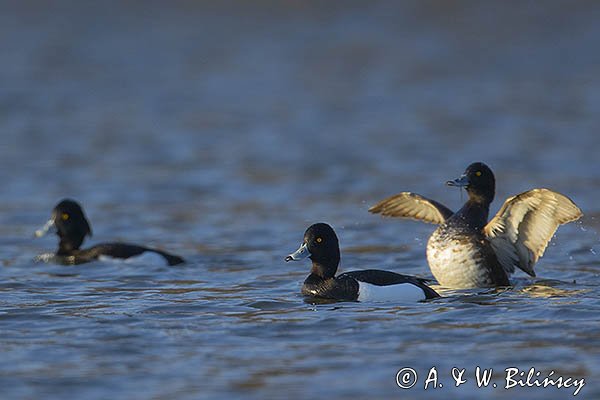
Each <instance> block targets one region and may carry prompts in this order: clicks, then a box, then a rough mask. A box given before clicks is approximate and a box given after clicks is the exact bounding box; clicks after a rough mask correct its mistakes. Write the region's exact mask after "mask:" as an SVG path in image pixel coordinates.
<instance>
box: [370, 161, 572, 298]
mask: <svg viewBox="0 0 600 400" xmlns="http://www.w3.org/2000/svg"><path fill="white" fill-rule="evenodd" d="M446 184H447V185H448V186H454V187H459V188H464V189H465V190H466V192H467V194H468V199H467V201H466V203H465V204H464V205H463V207H462V208H461V209H460V210H458V211H457V212H453V211H451V210H450V209H449V208H447V207H446V206H444V205H442V204H440V203H438V202H436V201H434V200H431V199H428V198H426V197H423V196H421V195H418V194H415V193H411V192H402V193H399V194H397V195H394V196H391V197H388V198H386V199H384V200H382V201H380V202H379V203H377V204H375V205H374V206H372V207H371V208H369V212H371V213H374V214H380V215H382V216H386V217H400V218H410V219H414V220H419V221H423V222H427V223H432V224H437V225H438V227H437V229H436V230H435V231H434V232H433V234H432V235H431V237H430V238H429V240H428V242H427V262H428V264H429V267H430V269H431V272H432V274H433V276H434V277H435V278H436V279H437V281H438V282H439V284H440V285H441V286H444V287H449V288H453V289H466V288H477V287H503V286H510V281H509V277H510V276H511V275H512V274H513V273H514V272H515V267H516V268H519V269H521V270H522V271H524V272H525V273H527V274H528V275H530V276H532V277H535V276H536V274H535V271H534V265H535V264H536V262H537V261H538V260H539V259H540V258H541V257H542V256H543V254H544V251H545V250H546V247H547V246H548V243H549V241H550V239H552V237H553V235H554V233H555V232H556V230H557V229H558V227H559V225H562V224H566V223H568V222H572V221H576V220H577V219H579V218H581V216H582V215H583V213H582V212H581V210H580V209H579V207H577V206H576V205H575V203H574V202H573V201H572V200H571V199H570V198H568V197H567V196H565V195H563V194H560V193H557V192H555V191H552V190H550V189H546V188H537V189H532V190H529V191H526V192H523V193H521V194H518V195H516V196H512V197H510V198H508V199H507V200H506V201H505V202H504V204H503V205H502V207H501V208H500V210H499V211H498V213H497V214H496V215H495V216H494V218H492V219H491V220H489V221H488V216H489V210H490V204H491V203H492V201H493V200H494V196H495V190H496V180H495V177H494V173H493V172H492V170H491V169H490V168H489V167H488V166H487V165H486V164H484V163H483V162H475V163H472V164H470V165H469V166H468V167H467V169H466V170H465V172H464V173H463V174H462V175H461V176H460V177H459V178H457V179H454V180H450V181H447V182H446Z"/></svg>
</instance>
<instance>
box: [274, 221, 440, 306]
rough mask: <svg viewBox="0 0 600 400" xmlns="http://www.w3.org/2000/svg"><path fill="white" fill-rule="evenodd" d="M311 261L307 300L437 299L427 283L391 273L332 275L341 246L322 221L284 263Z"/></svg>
mask: <svg viewBox="0 0 600 400" xmlns="http://www.w3.org/2000/svg"><path fill="white" fill-rule="evenodd" d="M307 257H308V258H310V259H311V260H312V268H311V270H310V275H309V276H308V278H306V280H305V281H304V284H303V285H302V294H303V295H304V296H307V297H310V298H322V299H333V300H338V301H359V302H364V301H408V302H410V301H420V300H427V299H433V298H436V297H440V295H439V294H438V293H437V292H436V291H435V290H433V289H431V288H430V287H429V286H427V285H426V284H425V282H426V280H425V279H421V278H417V277H414V276H407V275H402V274H398V273H395V272H390V271H382V270H376V269H367V270H361V271H351V272H346V273H343V274H340V275H338V276H335V274H336V272H337V269H338V266H339V263H340V246H339V241H338V238H337V235H336V233H335V231H334V230H333V228H332V227H331V226H330V225H328V224H326V223H323V222H320V223H316V224H313V225H311V226H309V227H308V229H306V232H305V233H304V240H303V241H302V244H301V246H300V248H298V250H296V251H295V252H294V253H292V254H290V255H288V256H287V257H285V261H286V262H289V261H300V260H302V259H305V258H307Z"/></svg>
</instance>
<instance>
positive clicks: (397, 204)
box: [369, 192, 454, 225]
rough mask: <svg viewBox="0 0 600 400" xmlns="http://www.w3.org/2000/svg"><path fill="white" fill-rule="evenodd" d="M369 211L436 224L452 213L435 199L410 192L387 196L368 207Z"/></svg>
mask: <svg viewBox="0 0 600 400" xmlns="http://www.w3.org/2000/svg"><path fill="white" fill-rule="evenodd" d="M369 212H370V213H373V214H381V215H383V216H385V217H401V218H411V219H416V220H419V221H424V222H429V223H431V224H438V225H439V224H441V223H443V222H444V221H446V219H448V218H450V216H452V214H454V213H453V212H452V211H450V210H449V209H448V208H446V207H445V206H443V205H442V204H440V203H438V202H437V201H433V200H430V199H428V198H426V197H423V196H420V195H418V194H416V193H410V192H402V193H400V194H397V195H394V196H391V197H388V198H387V199H385V200H382V201H380V202H379V203H377V204H375V205H374V206H373V207H371V208H369Z"/></svg>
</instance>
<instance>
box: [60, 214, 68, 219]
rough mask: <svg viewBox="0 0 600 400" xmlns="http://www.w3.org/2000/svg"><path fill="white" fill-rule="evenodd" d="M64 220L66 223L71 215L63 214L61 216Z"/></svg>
mask: <svg viewBox="0 0 600 400" xmlns="http://www.w3.org/2000/svg"><path fill="white" fill-rule="evenodd" d="M60 217H61V218H62V220H63V221H66V220H68V219H69V214H67V213H62V215H61V216H60Z"/></svg>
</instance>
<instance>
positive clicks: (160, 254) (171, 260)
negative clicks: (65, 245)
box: [53, 242, 185, 265]
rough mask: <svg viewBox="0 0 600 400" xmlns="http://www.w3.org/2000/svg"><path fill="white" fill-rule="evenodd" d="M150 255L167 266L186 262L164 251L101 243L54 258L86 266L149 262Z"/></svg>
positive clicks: (59, 253) (122, 244) (58, 253)
mask: <svg viewBox="0 0 600 400" xmlns="http://www.w3.org/2000/svg"><path fill="white" fill-rule="evenodd" d="M149 255H155V256H156V258H161V259H162V260H163V261H164V262H166V264H167V265H178V264H182V263H184V262H185V260H184V259H183V258H181V257H179V256H177V255H173V254H170V253H167V252H164V251H162V250H158V249H152V248H149V247H144V246H138V245H135V244H130V243H119V242H115V243H100V244H97V245H95V246H92V247H89V248H87V249H75V250H70V251H68V252H64V253H63V252H60V251H59V252H57V253H56V254H55V257H54V258H53V259H54V260H55V261H57V262H58V263H60V264H65V265H74V264H85V263H88V262H92V261H95V260H101V259H115V260H127V261H131V260H133V259H137V258H138V257H140V259H141V257H142V256H144V259H146V260H149V259H150V257H146V256H149Z"/></svg>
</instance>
